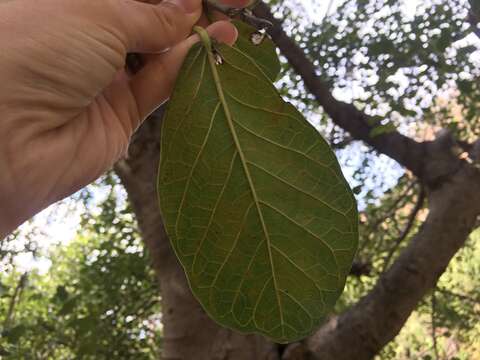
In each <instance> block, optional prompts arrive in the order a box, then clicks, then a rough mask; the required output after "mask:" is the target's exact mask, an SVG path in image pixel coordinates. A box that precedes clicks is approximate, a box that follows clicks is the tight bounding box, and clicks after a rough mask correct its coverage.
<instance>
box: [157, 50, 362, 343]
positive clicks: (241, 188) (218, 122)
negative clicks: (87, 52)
mask: <svg viewBox="0 0 480 360" xmlns="http://www.w3.org/2000/svg"><path fill="white" fill-rule="evenodd" d="M216 51H217V52H218V53H219V54H220V56H221V57H222V58H223V60H224V62H223V64H221V65H217V64H216V63H215V60H214V59H213V56H212V54H211V53H210V52H209V51H207V50H205V53H206V57H207V58H208V59H209V60H208V66H207V70H205V71H204V72H203V79H202V80H200V81H199V84H200V85H199V90H198V94H197V97H196V98H195V97H191V98H190V99H187V100H186V102H190V104H189V105H186V104H184V103H183V101H182V100H181V97H180V95H177V94H176V93H174V95H173V96H172V101H171V104H170V105H169V111H168V113H167V115H166V117H165V119H164V127H167V128H168V127H169V126H171V127H174V125H172V124H178V123H181V124H183V125H179V126H180V128H181V127H182V126H183V128H182V129H181V130H180V133H181V134H182V136H178V133H177V132H175V133H174V132H164V133H163V134H162V153H161V165H160V172H159V197H160V204H161V209H162V214H163V216H164V221H165V225H166V228H167V233H168V234H169V236H170V237H171V240H172V244H173V246H174V249H175V251H176V253H177V256H178V257H179V259H180V261H181V263H182V265H183V266H184V268H185V271H186V273H187V278H188V280H189V284H190V286H191V288H192V291H193V293H194V294H195V296H196V297H197V298H198V299H199V300H200V302H201V303H202V305H203V306H204V308H205V310H206V311H207V312H208V313H209V314H210V315H211V316H212V317H213V318H214V319H216V320H217V321H218V322H220V323H221V324H223V325H225V326H228V327H232V328H235V329H237V330H240V331H246V332H259V333H262V334H264V335H266V336H269V337H271V338H272V339H274V340H275V341H278V342H287V341H293V340H297V339H299V338H302V337H304V336H307V335H308V334H310V333H311V332H312V331H313V330H314V329H315V327H316V326H318V324H319V323H320V321H321V320H322V318H323V317H324V316H325V314H326V313H327V311H329V309H331V307H332V306H333V303H334V301H335V300H336V298H337V297H338V295H339V293H340V292H341V290H342V288H343V286H344V282H345V277H346V274H347V273H348V271H349V267H350V265H351V260H352V257H353V254H354V252H355V247H356V241H357V240H356V231H357V230H356V226H357V225H356V221H357V220H356V208H355V206H354V199H353V195H352V193H351V192H350V191H349V188H348V185H347V184H346V182H345V179H344V178H343V175H342V174H341V171H340V168H339V165H338V163H337V162H336V159H335V156H334V155H333V153H332V152H331V150H330V149H329V147H328V145H327V144H326V143H325V141H324V140H323V139H321V137H320V135H319V134H318V133H317V132H316V131H315V130H314V129H313V128H312V127H311V126H310V125H309V124H308V123H306V121H305V120H304V119H303V117H302V116H301V115H300V114H299V113H298V111H296V109H295V108H293V106H291V105H290V104H287V103H285V102H284V101H283V100H282V99H281V97H280V96H279V95H278V93H277V92H276V90H275V88H274V87H273V85H272V84H271V82H270V80H269V78H268V76H267V75H266V74H265V73H264V72H263V71H262V70H261V68H260V67H258V66H257V65H256V64H254V63H253V62H252V60H251V58H250V57H249V56H247V55H244V54H243V53H242V52H241V51H240V50H239V49H235V48H230V47H227V46H223V45H220V46H217V47H216ZM192 52H193V50H192ZM190 62H191V61H190ZM186 64H187V65H185V67H186V66H188V64H189V60H188V59H187V62H186ZM197 66H198V65H197ZM249 76H250V77H251V78H252V80H254V81H250V82H249V84H250V85H248V86H246V85H245V83H242V81H245V79H246V78H247V79H248V77H249ZM183 81H184V82H185V83H184V84H183V85H182V80H180V82H179V84H180V85H179V87H180V88H181V86H187V85H186V83H187V82H188V81H189V80H188V77H186V78H185V79H184V80H183ZM194 83H195V81H194ZM239 84H242V85H241V86H239ZM245 87H246V88H245ZM179 93H181V91H179ZM183 99H185V97H184V98H183ZM199 99H203V100H202V101H200V100H199ZM218 104H220V108H221V111H220V110H219V108H218V106H219V105H218ZM171 108H173V109H177V110H174V111H173V114H175V113H178V109H183V110H184V111H185V109H187V108H188V109H195V111H194V113H195V116H192V115H191V113H192V111H191V110H188V111H186V112H189V113H190V115H188V116H187V118H188V121H186V122H185V121H178V119H176V118H175V116H171V113H172V111H170V109H171ZM215 109H216V110H215ZM180 112H181V111H180ZM208 114H209V116H208ZM195 126H196V127H198V129H200V130H198V131H196V130H195V131H192V129H194V128H195ZM197 135H198V136H197ZM164 142H165V143H169V144H175V149H173V147H171V146H170V148H169V149H168V150H165V148H164V146H163V143H164ZM174 150H175V151H174ZM179 151H180V152H185V154H186V155H185V156H184V157H183V158H182V157H179V156H178V152H179ZM181 159H183V160H184V162H185V164H187V165H188V166H187V168H188V169H187V170H188V171H187V170H185V169H183V170H181V171H180V173H181V174H180V175H179V174H177V177H176V187H174V188H172V187H170V188H169V186H168V184H169V182H168V181H166V180H165V178H167V179H168V178H169V176H165V173H166V174H169V173H172V172H173V171H174V169H175V164H178V163H180V160H181ZM174 160H175V161H174ZM177 170H178V169H177ZM182 174H187V175H185V176H184V177H182ZM170 180H171V179H170ZM174 183H175V181H174ZM179 194H182V195H181V196H179ZM337 199H340V200H337ZM180 204H182V205H180ZM184 204H187V205H186V206H185V205H184ZM332 204H333V205H332ZM173 219H175V221H173ZM286 235H288V236H286ZM292 274H294V276H293V275H292Z"/></svg>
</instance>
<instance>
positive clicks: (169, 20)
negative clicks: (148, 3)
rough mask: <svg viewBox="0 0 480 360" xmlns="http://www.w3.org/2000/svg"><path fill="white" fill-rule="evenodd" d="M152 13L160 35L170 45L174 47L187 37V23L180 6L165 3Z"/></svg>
mask: <svg viewBox="0 0 480 360" xmlns="http://www.w3.org/2000/svg"><path fill="white" fill-rule="evenodd" d="M152 13H153V16H155V18H156V19H155V20H156V22H157V24H158V25H157V26H158V27H157V29H158V31H160V35H161V36H162V38H163V39H164V40H165V42H166V43H167V44H168V45H170V46H171V45H174V44H175V43H176V42H177V41H179V40H180V39H182V38H183V37H184V36H185V32H186V26H185V25H186V22H187V21H186V19H184V16H183V12H182V11H181V9H180V8H179V7H178V6H176V5H175V4H172V3H169V2H164V3H163V4H162V6H156V7H153V11H152Z"/></svg>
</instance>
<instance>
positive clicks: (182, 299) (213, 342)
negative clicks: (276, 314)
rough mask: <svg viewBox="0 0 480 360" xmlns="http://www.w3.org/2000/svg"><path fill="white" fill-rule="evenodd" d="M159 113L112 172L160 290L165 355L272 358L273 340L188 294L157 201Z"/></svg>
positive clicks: (207, 359)
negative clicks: (221, 318) (208, 310)
mask: <svg viewBox="0 0 480 360" xmlns="http://www.w3.org/2000/svg"><path fill="white" fill-rule="evenodd" d="M160 123H161V121H160V114H159V113H157V114H154V115H153V116H152V117H151V119H150V120H149V121H146V122H145V123H144V124H143V125H142V127H141V128H140V129H139V131H138V132H137V133H136V134H135V136H134V138H133V139H132V142H131V145H130V148H129V155H128V158H127V159H125V160H122V161H120V162H119V163H118V164H117V165H116V167H115V170H116V173H117V174H118V175H119V177H120V179H121V180H122V183H123V184H124V186H125V188H126V190H127V193H128V197H129V200H130V202H131V204H132V207H133V210H134V212H135V215H136V217H137V220H138V224H139V228H140V232H141V234H142V237H143V240H144V242H145V244H146V246H147V248H148V250H149V253H150V257H151V259H152V262H153V267H154V269H155V273H156V275H157V278H158V280H159V282H160V289H161V293H162V316H163V318H162V322H163V326H164V329H163V333H164V338H163V342H162V359H165V360H191V359H196V360H227V359H228V360H245V359H259V360H278V359H279V355H278V349H277V346H276V345H275V344H274V343H272V342H270V341H268V340H266V339H265V338H263V337H261V336H258V335H244V334H240V333H237V332H235V331H232V330H229V329H225V328H223V327H221V326H219V325H217V324H216V323H215V322H214V321H212V320H211V319H210V318H209V317H208V316H207V315H206V314H205V312H204V311H203V310H202V308H201V307H200V305H199V303H198V301H197V300H196V299H195V298H194V297H193V295H192V293H191V291H190V288H189V286H188V284H187V281H186V278H185V274H184V272H183V269H182V268H181V265H180V264H179V262H178V261H177V258H176V256H175V254H174V253H173V250H172V248H171V247H170V242H169V240H168V238H167V235H166V233H165V230H164V227H163V223H162V219H161V216H160V211H159V207H158V203H157V194H156V184H155V182H156V177H157V168H158V157H159V149H160V141H159V136H160Z"/></svg>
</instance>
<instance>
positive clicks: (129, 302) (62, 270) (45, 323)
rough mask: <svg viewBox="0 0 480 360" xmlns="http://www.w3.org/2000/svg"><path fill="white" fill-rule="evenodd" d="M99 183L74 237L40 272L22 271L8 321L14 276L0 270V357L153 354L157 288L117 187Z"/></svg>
mask: <svg viewBox="0 0 480 360" xmlns="http://www.w3.org/2000/svg"><path fill="white" fill-rule="evenodd" d="M110 180H111V179H110ZM107 182H109V181H107ZM116 182H118V181H116ZM102 187H103V190H106V189H107V190H108V189H109V193H108V196H107V198H106V200H105V201H103V202H102V203H101V205H100V208H99V210H100V211H99V213H98V214H96V215H93V214H92V213H90V212H87V213H86V214H85V216H84V219H83V224H82V235H81V236H78V237H77V238H76V239H75V240H73V241H72V242H71V243H69V244H68V245H64V246H61V247H59V248H53V249H52V250H51V253H50V254H49V258H50V260H51V261H52V265H51V267H50V269H49V271H48V272H47V273H46V274H39V273H37V272H36V271H32V272H30V273H29V274H28V280H27V281H26V282H25V284H24V286H23V287H22V291H21V293H19V294H18V295H17V297H16V300H15V303H14V306H13V309H12V310H13V311H12V314H11V316H9V317H8V319H7V316H8V309H9V308H10V307H11V304H12V301H13V296H14V293H15V288H16V287H17V286H18V284H19V281H20V279H21V275H22V274H20V273H19V272H16V271H13V272H11V273H8V274H1V276H0V284H1V285H0V358H2V359H6V360H7V359H8V360H16V359H18V360H24V359H55V360H62V359H65V360H66V359H85V360H88V359H95V360H97V359H100V360H102V359H135V360H137V359H139V360H142V359H143V360H147V359H156V358H158V351H159V348H160V343H161V332H160V330H159V324H160V318H159V315H158V314H159V313H160V311H161V308H160V293H159V289H158V287H157V286H156V281H155V278H154V275H153V271H152V269H151V268H150V262H149V258H148V255H147V253H146V252H145V250H144V248H143V245H142V242H141V239H140V237H139V234H138V232H137V224H136V222H135V221H134V218H133V217H132V214H131V209H130V208H129V207H128V206H125V204H124V203H123V204H122V202H121V201H119V199H118V197H117V195H116V193H117V192H118V190H119V188H120V185H118V183H115V184H112V183H111V184H103V185H102Z"/></svg>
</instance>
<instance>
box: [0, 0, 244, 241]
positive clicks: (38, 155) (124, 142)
mask: <svg viewBox="0 0 480 360" xmlns="http://www.w3.org/2000/svg"><path fill="white" fill-rule="evenodd" d="M224 1H225V2H226V3H227V2H228V3H230V4H231V5H233V6H241V5H242V4H243V3H244V2H245V3H246V2H247V1H243V0H224ZM201 12H202V7H201V0H169V1H168V2H166V1H164V2H162V3H160V4H158V5H154V4H146V3H142V2H137V1H134V0H41V1H40V0H39V1H29V0H13V1H7V2H4V3H1V4H0V49H1V50H0V79H1V81H2V87H1V88H0V114H1V118H0V239H1V238H3V237H4V236H5V235H7V234H8V233H9V232H10V231H12V230H13V229H15V228H16V227H17V226H18V225H20V224H21V223H22V222H23V221H25V220H27V219H28V218H30V217H31V216H33V215H34V214H35V213H37V212H38V211H40V210H42V209H44V208H45V207H47V206H48V205H50V204H52V203H53V202H55V201H58V200H60V199H62V198H64V197H65V196H68V195H70V194H72V193H73V192H75V191H77V190H78V189H80V188H82V187H83V186H85V185H87V184H88V183H90V182H91V181H93V180H94V179H96V178H97V177H98V176H100V175H101V174H102V173H103V172H104V171H105V170H107V169H108V168H110V167H111V166H112V164H113V163H114V162H115V161H116V160H118V159H119V158H120V157H121V156H122V155H123V154H124V153H125V151H126V148H127V146H128V142H129V139H130V137H131V135H132V133H133V132H134V131H135V129H136V128H137V127H138V126H139V125H140V123H141V122H142V121H143V119H145V117H146V116H147V115H148V114H150V113H151V112H152V111H153V110H154V109H155V108H156V107H158V106H159V105H160V104H161V103H162V102H164V101H165V100H166V99H167V98H168V96H169V94H170V92H171V91H172V88H173V85H174V82H175V79H176V76H177V73H178V71H179V69H180V66H181V64H182V62H183V59H184V57H185V55H186V54H187V52H188V49H189V48H190V47H191V46H192V45H193V44H194V43H195V42H196V41H198V36H197V35H193V36H190V37H188V35H189V34H190V32H191V29H192V26H193V25H194V24H195V23H196V22H197V21H198V20H199V18H200V16H201ZM207 31H208V32H209V33H210V35H211V36H213V37H214V38H216V39H217V40H218V41H220V42H225V43H229V44H232V43H233V42H234V41H235V39H236V36H237V33H236V30H235V28H234V27H233V25H231V24H229V23H228V22H226V21H221V22H216V23H214V24H212V25H210V26H209V27H208V28H207ZM129 52H137V53H150V54H152V53H156V54H155V55H149V56H148V57H147V60H146V64H145V66H144V67H143V68H142V69H141V70H140V71H139V72H138V73H136V74H135V75H130V74H128V73H127V72H126V71H125V69H124V65H125V57H126V54H127V53H129Z"/></svg>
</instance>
